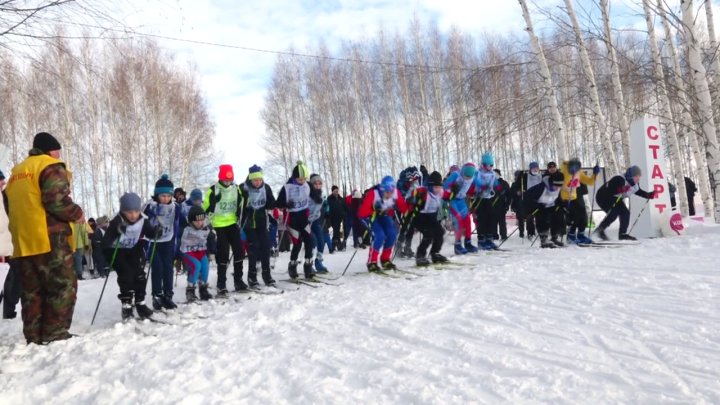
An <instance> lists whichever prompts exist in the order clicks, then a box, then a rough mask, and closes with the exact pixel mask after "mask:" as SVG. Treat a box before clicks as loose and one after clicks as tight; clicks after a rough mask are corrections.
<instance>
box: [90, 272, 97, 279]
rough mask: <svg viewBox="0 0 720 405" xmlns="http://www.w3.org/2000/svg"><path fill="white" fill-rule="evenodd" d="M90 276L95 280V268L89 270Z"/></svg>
mask: <svg viewBox="0 0 720 405" xmlns="http://www.w3.org/2000/svg"><path fill="white" fill-rule="evenodd" d="M90 278H91V279H93V280H95V279H96V278H97V277H96V276H95V270H90Z"/></svg>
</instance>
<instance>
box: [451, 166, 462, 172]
mask: <svg viewBox="0 0 720 405" xmlns="http://www.w3.org/2000/svg"><path fill="white" fill-rule="evenodd" d="M459 171H460V166H458V165H452V166H450V173H455V172H459Z"/></svg>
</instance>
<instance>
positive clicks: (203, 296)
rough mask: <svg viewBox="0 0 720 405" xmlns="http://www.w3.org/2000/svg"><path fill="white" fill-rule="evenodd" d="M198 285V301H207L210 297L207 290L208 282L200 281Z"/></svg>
mask: <svg viewBox="0 0 720 405" xmlns="http://www.w3.org/2000/svg"><path fill="white" fill-rule="evenodd" d="M198 287H199V290H200V301H207V300H211V299H212V297H213V296H212V295H211V294H210V293H209V292H208V283H203V282H202V281H201V282H199V283H198Z"/></svg>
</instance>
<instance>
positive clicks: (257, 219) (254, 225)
mask: <svg viewBox="0 0 720 405" xmlns="http://www.w3.org/2000/svg"><path fill="white" fill-rule="evenodd" d="M260 187H265V204H264V205H263V206H262V207H261V208H253V207H251V206H250V200H251V198H250V195H251V194H252V193H254V192H257V191H258V190H260V189H259V188H255V187H254V186H253V185H252V181H251V180H249V179H248V180H245V183H243V184H241V185H240V195H242V200H243V203H242V207H241V209H240V211H241V212H242V218H240V223H241V224H242V225H243V228H247V229H259V228H267V221H268V215H267V210H271V209H273V208H275V196H274V195H273V192H272V189H270V186H268V185H267V183H265V182H263V184H262V186H260Z"/></svg>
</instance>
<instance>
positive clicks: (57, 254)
mask: <svg viewBox="0 0 720 405" xmlns="http://www.w3.org/2000/svg"><path fill="white" fill-rule="evenodd" d="M18 263H19V266H20V283H21V285H22V293H21V296H20V297H21V300H22V319H23V334H24V335H25V340H27V342H28V344H30V343H36V344H42V343H49V342H53V341H56V340H63V339H67V338H69V337H70V334H69V333H68V331H69V330H70V325H71V324H72V317H73V311H74V310H75V301H76V300H77V296H76V293H77V275H76V274H75V267H74V266H73V256H72V253H71V252H70V246H69V245H68V246H62V245H61V246H60V247H55V249H53V251H51V252H49V253H45V254H42V255H36V256H29V257H22V258H19V259H18Z"/></svg>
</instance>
